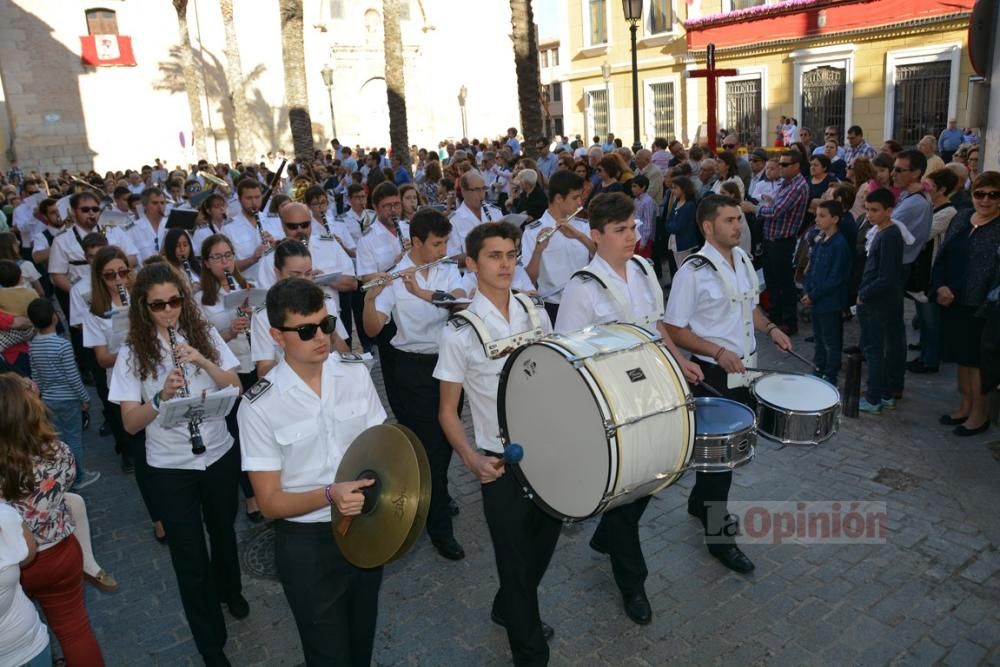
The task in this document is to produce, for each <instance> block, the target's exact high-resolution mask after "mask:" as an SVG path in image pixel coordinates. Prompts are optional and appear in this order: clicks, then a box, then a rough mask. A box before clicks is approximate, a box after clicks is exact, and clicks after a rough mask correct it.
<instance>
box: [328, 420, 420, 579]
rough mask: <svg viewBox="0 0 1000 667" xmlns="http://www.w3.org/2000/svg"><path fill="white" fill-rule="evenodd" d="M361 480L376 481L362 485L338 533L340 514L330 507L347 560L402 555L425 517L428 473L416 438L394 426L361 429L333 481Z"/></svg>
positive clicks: (367, 563)
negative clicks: (355, 511) (358, 501)
mask: <svg viewBox="0 0 1000 667" xmlns="http://www.w3.org/2000/svg"><path fill="white" fill-rule="evenodd" d="M361 478H371V479H375V480H376V483H375V484H373V485H372V486H370V487H367V488H366V489H365V492H366V493H365V497H366V500H365V508H364V509H363V510H362V513H361V514H359V515H357V516H354V517H353V518H351V521H350V525H349V526H348V527H347V528H346V533H344V534H341V533H342V530H343V527H344V525H343V524H342V523H341V519H342V517H341V516H340V513H339V512H337V509H336V506H332V507H331V513H332V519H333V526H334V530H333V536H334V539H336V541H337V546H338V547H340V551H341V553H343V554H344V558H346V559H347V560H348V561H350V562H351V563H353V564H354V565H356V566H358V567H364V568H371V567H378V566H380V565H384V564H386V563H390V562H392V561H394V560H396V559H398V558H400V557H402V556H403V555H404V554H405V553H406V552H407V551H408V550H409V549H410V547H412V546H413V543H414V542H415V541H416V539H417V537H419V536H420V533H422V532H423V529H424V523H425V522H426V520H427V509H428V507H429V506H430V498H431V475H430V466H429V464H428V463H427V455H426V454H425V453H424V448H423V446H422V445H421V444H420V440H419V439H418V438H417V437H416V435H414V434H413V432H412V431H410V430H409V429H408V428H406V427H404V426H401V425H399V424H380V425H378V426H373V427H371V428H369V429H367V430H365V431H364V432H363V433H361V435H359V436H358V437H357V438H355V439H354V442H352V443H351V446H350V447H348V449H347V452H346V453H345V454H344V458H343V459H342V460H341V462H340V466H339V467H338V468H337V475H336V479H335V481H337V482H348V481H352V480H356V479H361ZM338 525H339V528H340V529H338Z"/></svg>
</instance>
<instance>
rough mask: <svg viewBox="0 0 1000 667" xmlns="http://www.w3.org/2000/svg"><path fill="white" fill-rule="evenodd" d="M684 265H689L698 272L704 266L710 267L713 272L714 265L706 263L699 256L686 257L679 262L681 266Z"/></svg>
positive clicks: (706, 261)
mask: <svg viewBox="0 0 1000 667" xmlns="http://www.w3.org/2000/svg"><path fill="white" fill-rule="evenodd" d="M685 264H690V265H691V266H693V267H694V270H695V271H700V270H701V269H704V268H705V267H706V266H709V267H711V268H712V270H713V271H714V270H715V265H714V264H712V263H711V262H710V261H708V260H707V259H706V258H704V257H702V256H701V255H690V256H688V258H687V259H685V260H684V261H683V262H681V266H684V265H685Z"/></svg>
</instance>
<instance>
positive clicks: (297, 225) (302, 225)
mask: <svg viewBox="0 0 1000 667" xmlns="http://www.w3.org/2000/svg"><path fill="white" fill-rule="evenodd" d="M284 225H285V227H286V228H287V229H288V231H292V232H293V231H295V230H296V229H308V228H309V227H311V226H312V222H311V221H307V222H286V223H284Z"/></svg>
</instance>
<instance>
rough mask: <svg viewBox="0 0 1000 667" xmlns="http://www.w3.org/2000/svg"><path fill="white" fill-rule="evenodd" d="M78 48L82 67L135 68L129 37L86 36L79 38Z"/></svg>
mask: <svg viewBox="0 0 1000 667" xmlns="http://www.w3.org/2000/svg"><path fill="white" fill-rule="evenodd" d="M80 46H81V51H80V60H81V61H82V62H83V64H84V65H90V66H92V67H106V66H114V65H120V66H125V67H134V66H135V56H134V55H132V38H131V37H123V36H122V35H88V36H86V37H81V38H80Z"/></svg>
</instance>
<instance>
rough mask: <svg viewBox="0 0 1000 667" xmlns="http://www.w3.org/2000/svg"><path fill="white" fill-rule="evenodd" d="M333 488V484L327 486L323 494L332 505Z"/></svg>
mask: <svg viewBox="0 0 1000 667" xmlns="http://www.w3.org/2000/svg"><path fill="white" fill-rule="evenodd" d="M331 486H332V484H327V485H326V488H325V489H323V493H324V494H326V502H327V503H329V504H330V505H332V504H333V494H331V493H330V487H331Z"/></svg>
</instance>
